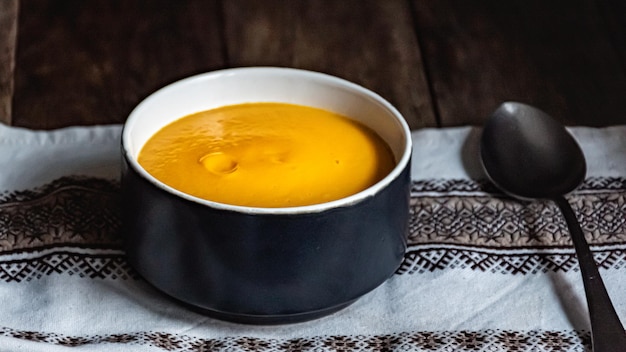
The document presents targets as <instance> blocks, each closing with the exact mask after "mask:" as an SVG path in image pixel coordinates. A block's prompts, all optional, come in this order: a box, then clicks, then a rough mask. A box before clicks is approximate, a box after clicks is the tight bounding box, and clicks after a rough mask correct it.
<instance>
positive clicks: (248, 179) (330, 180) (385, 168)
mask: <svg viewBox="0 0 626 352" xmlns="http://www.w3.org/2000/svg"><path fill="white" fill-rule="evenodd" d="M138 161H139V164H140V165H141V166H142V167H143V168H144V169H145V170H146V171H147V172H148V173H150V174H151V175H153V176H154V177H155V178H156V179H158V180H160V181H161V182H163V183H165V184H167V185H169V186H170V187H173V188H175V189H177V190H179V191H182V192H184V193H187V194H189V195H192V196H196V197H199V198H203V199H207V200H210V201H215V202H219V203H225V204H231V205H241V206H251V207H263V208H275V207H295V206H305V205H312V204H318V203H324V202H328V201H332V200H337V199H340V198H344V197H347V196H350V195H353V194H355V193H358V192H360V191H362V190H364V189H366V188H368V187H370V186H372V185H373V184H375V183H376V182H378V181H380V180H381V179H382V178H383V177H385V176H386V175H387V174H388V173H389V172H390V171H391V170H392V169H393V167H394V166H395V160H394V157H393V155H392V153H391V150H390V149H389V147H388V146H387V144H386V143H385V142H384V141H383V140H382V139H381V138H380V137H379V136H378V135H377V134H376V133H374V132H373V131H372V130H370V129H369V128H367V127H365V126H364V125H362V124H360V123H358V122H356V121H354V120H351V119H349V118H347V117H345V116H342V115H339V114H335V113H332V112H330V111H326V110H322V109H317V108H312V107H307V106H301V105H292V104H283V103H248V104H238V105H230V106H225V107H220V108H217V109H212V110H207V111H202V112H198V113H195V114H191V115H188V116H185V117H183V118H180V119H178V120H176V121H174V122H172V123H170V124H169V125H167V126H165V127H163V128H162V129H161V130H159V131H158V132H157V133H156V134H155V135H154V136H152V137H151V138H150V139H149V140H148V142H147V143H146V144H145V145H144V146H143V148H142V149H141V151H140V153H139V157H138Z"/></svg>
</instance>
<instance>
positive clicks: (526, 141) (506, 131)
mask: <svg viewBox="0 0 626 352" xmlns="http://www.w3.org/2000/svg"><path fill="white" fill-rule="evenodd" d="M482 141H483V145H482V148H481V158H482V162H483V166H484V168H485V171H486V172H487V174H488V175H489V178H490V179H491V180H492V181H493V183H494V184H496V186H498V187H499V188H501V189H502V190H504V191H506V192H507V193H508V194H509V195H511V196H514V197H517V198H522V199H527V200H528V199H535V198H552V197H555V196H559V195H563V194H566V193H569V192H571V191H573V190H574V189H575V188H576V187H578V185H579V184H580V183H581V182H582V181H583V180H584V178H585V174H586V169H587V167H586V163H585V158H584V156H583V153H582V150H581V149H580V147H579V146H578V144H577V143H576V141H575V140H574V139H573V138H572V136H571V135H570V134H569V133H568V132H567V130H566V129H565V128H564V127H563V125H561V124H560V123H558V122H557V121H555V120H554V119H552V118H551V117H550V116H549V115H548V114H546V113H545V112H543V111H541V110H539V109H537V108H534V107H532V106H530V105H526V104H521V103H514V102H507V103H504V104H502V105H501V106H500V107H499V108H498V109H497V110H496V111H495V112H494V113H493V114H492V116H491V119H490V120H489V121H488V122H487V124H486V125H485V127H484V129H483V135H482Z"/></svg>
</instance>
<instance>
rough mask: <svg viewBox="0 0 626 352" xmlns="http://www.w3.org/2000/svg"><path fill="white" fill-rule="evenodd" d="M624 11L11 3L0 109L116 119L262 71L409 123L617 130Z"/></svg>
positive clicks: (625, 67) (455, 4)
mask: <svg viewBox="0 0 626 352" xmlns="http://www.w3.org/2000/svg"><path fill="white" fill-rule="evenodd" d="M2 1H3V2H2V6H6V4H9V3H10V2H14V3H17V1H18V0H2ZM625 4H626V3H624V2H623V1H621V0H553V1H550V2H546V1H543V0H510V1H500V0H477V1H464V0H426V1H421V0H342V1H335V0H298V1H284V0H265V1H254V0H207V1H204V0H181V1H170V0H90V1H82V0H63V1H58V0H22V1H21V2H20V11H19V23H18V27H17V28H18V40H17V41H18V43H17V52H16V61H15V62H16V63H15V71H14V72H15V74H14V85H13V87H14V88H13V103H12V105H11V104H10V98H7V96H10V93H7V92H6V91H5V92H4V93H1V92H0V99H2V98H1V97H4V98H3V99H4V100H2V101H3V103H0V104H4V105H2V106H4V108H3V109H6V106H12V116H13V120H12V123H13V124H15V125H18V126H24V127H31V128H56V127H63V126H69V125H92V124H101V123H120V122H123V121H124V120H125V118H126V116H127V115H128V113H129V112H130V111H131V110H132V108H133V107H134V106H135V105H136V104H137V103H138V102H139V101H140V100H141V99H142V98H144V97H145V96H146V95H148V94H149V93H151V92H152V91H154V90H155V89H157V88H159V87H161V86H163V85H165V84H167V83H170V82H172V81H174V80H177V79H179V78H182V77H185V76H189V75H192V74H195V73H199V72H205V71H210V70H214V69H220V68H226V67H236V66H258V65H275V66H289V67H296V68H303V69H309V70H314V71H320V72H325V73H329V74H332V75H336V76H339V77H343V78H345V79H348V80H350V81H353V82H356V83H358V84H361V85H363V86H365V87H367V88H370V89H372V90H373V91H375V92H377V93H379V94H380V95H382V96H383V97H385V98H386V99H388V100H389V101H390V102H391V103H392V104H394V105H395V106H396V107H397V108H398V109H399V110H400V111H401V112H402V114H403V115H404V116H405V117H406V118H407V121H408V122H409V124H410V126H411V127H412V128H413V129H418V128H422V127H433V126H440V127H446V126H460V125H480V124H482V123H483V122H484V120H485V119H486V118H487V116H488V115H489V113H491V111H493V110H494V109H495V108H496V107H497V105H499V104H500V103H501V102H502V101H505V100H517V101H522V102H527V103H530V104H533V105H536V106H537V107H539V108H541V109H544V110H546V111H547V112H548V113H550V114H552V115H553V116H555V117H556V118H558V119H560V120H561V121H563V122H564V123H566V124H568V125H590V126H606V125H613V124H624V123H626V5H625ZM0 44H4V43H3V42H1V41H0ZM0 62H1V60H0ZM5 67H6V66H5ZM0 73H1V72H0ZM0 77H5V80H6V77H9V78H10V77H11V75H10V74H7V73H4V74H0ZM4 82H6V81H4ZM2 84H4V86H3V87H5V88H0V90H1V89H5V90H6V87H9V85H7V83H0V85H2ZM7 99H8V100H7ZM7 102H8V103H7ZM3 114H4V116H5V118H6V116H7V114H6V113H3Z"/></svg>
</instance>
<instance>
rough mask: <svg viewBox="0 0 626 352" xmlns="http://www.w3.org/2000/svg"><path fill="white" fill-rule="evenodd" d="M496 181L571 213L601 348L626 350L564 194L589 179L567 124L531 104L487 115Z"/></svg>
mask: <svg viewBox="0 0 626 352" xmlns="http://www.w3.org/2000/svg"><path fill="white" fill-rule="evenodd" d="M480 143H481V144H480V157H481V162H482V165H483V168H484V170H485V172H486V174H487V176H488V177H489V179H491V181H492V182H493V183H494V184H495V185H496V186H497V187H498V188H500V189H501V190H502V191H504V192H505V193H507V194H509V195H511V196H513V197H515V198H519V199H524V200H531V199H549V200H552V201H554V202H555V203H556V204H557V205H558V207H559V209H560V210H561V212H562V213H563V216H564V218H565V221H566V223H567V226H568V228H569V232H570V235H571V238H572V242H573V243H574V248H575V250H576V255H577V257H578V263H579V266H580V272H581V274H582V278H583V284H584V287H585V295H586V297H587V306H588V308H589V317H590V322H591V340H592V346H593V350H594V351H596V352H620V351H621V352H624V351H626V333H625V332H624V327H623V326H622V324H621V322H620V320H619V317H618V315H617V313H616V312H615V308H614V307H613V304H612V303H611V299H610V297H609V295H608V293H607V291H606V288H605V286H604V282H603V281H602V277H601V276H600V273H599V272H598V267H597V266H596V263H595V261H594V258H593V255H592V253H591V250H590V249H589V244H588V243H587V241H586V240H585V236H584V234H583V232H582V230H581V228H580V224H579V223H578V221H577V219H576V215H575V214H574V211H573V210H572V207H571V206H570V204H569V202H568V201H567V199H565V197H564V195H565V194H567V193H569V192H571V191H573V190H574V189H576V188H577V187H578V186H579V185H580V183H581V182H582V181H583V180H584V178H585V174H586V169H587V167H586V162H585V157H584V155H583V152H582V150H581V149H580V146H579V145H578V143H576V140H575V139H574V138H573V137H572V136H571V135H570V134H569V133H568V132H567V130H566V129H565V127H563V125H561V124H560V123H559V122H557V121H556V120H554V119H553V118H552V117H550V116H549V115H548V114H546V113H545V112H543V111H541V110H539V109H537V108H535V107H532V106H530V105H526V104H522V103H517V102H506V103H503V104H502V105H501V106H500V107H499V108H498V109H497V110H496V111H495V112H494V113H493V114H492V115H491V117H490V118H489V120H487V122H486V124H485V126H484V129H483V134H482V136H481V141H480Z"/></svg>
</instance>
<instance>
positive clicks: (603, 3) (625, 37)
mask: <svg viewBox="0 0 626 352" xmlns="http://www.w3.org/2000/svg"><path fill="white" fill-rule="evenodd" d="M596 1H597V3H598V7H599V8H600V10H601V11H602V14H603V16H604V18H605V20H606V24H607V31H608V37H609V38H610V39H611V41H612V43H613V46H614V47H615V50H616V51H617V53H618V55H619V58H620V60H619V61H620V63H621V64H622V67H623V68H624V69H625V70H626V1H624V0H596Z"/></svg>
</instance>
